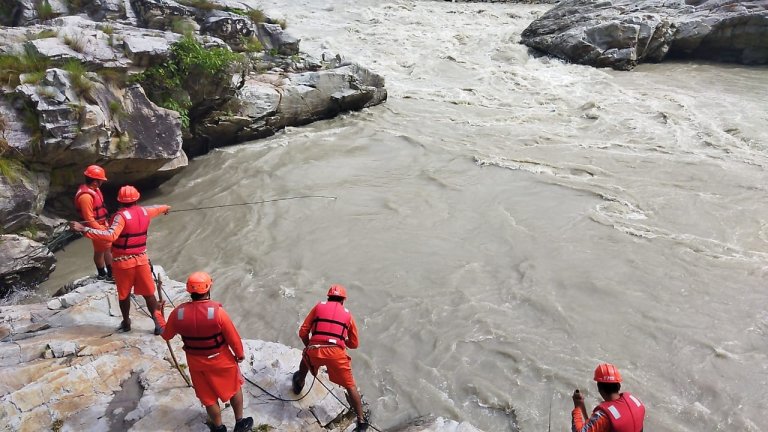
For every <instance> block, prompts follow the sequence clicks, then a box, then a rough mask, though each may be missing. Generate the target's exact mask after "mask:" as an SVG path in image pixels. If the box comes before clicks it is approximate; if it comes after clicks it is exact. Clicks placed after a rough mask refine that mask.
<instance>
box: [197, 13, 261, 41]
mask: <svg viewBox="0 0 768 432" xmlns="http://www.w3.org/2000/svg"><path fill="white" fill-rule="evenodd" d="M200 32H201V33H204V34H208V35H211V36H215V37H217V38H219V39H221V40H223V41H224V42H226V43H227V44H229V45H230V46H231V47H232V48H241V47H242V46H243V41H244V40H247V39H248V38H251V37H254V36H256V35H257V31H256V26H254V24H253V22H252V21H251V20H250V19H249V18H247V17H244V16H241V15H237V14H233V13H229V12H222V11H211V13H209V14H208V15H207V16H206V18H205V20H204V21H203V24H202V25H201V26H200Z"/></svg>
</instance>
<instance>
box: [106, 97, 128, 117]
mask: <svg viewBox="0 0 768 432" xmlns="http://www.w3.org/2000/svg"><path fill="white" fill-rule="evenodd" d="M108 106H109V112H110V113H112V117H113V118H120V117H122V116H123V114H125V110H124V109H123V104H122V103H120V101H119V100H117V99H113V100H111V101H109V104H108Z"/></svg>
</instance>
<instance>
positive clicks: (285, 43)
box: [0, 0, 387, 296]
mask: <svg viewBox="0 0 768 432" xmlns="http://www.w3.org/2000/svg"><path fill="white" fill-rule="evenodd" d="M285 27H286V18H284V17H270V16H267V15H266V14H264V12H262V11H261V10H260V9H259V7H258V3H256V2H254V1H251V0H243V1H231V0H183V1H179V2H176V1H173V0H43V1H32V0H0V174H2V175H0V198H1V199H0V202H1V203H0V262H1V263H3V264H2V265H0V296H2V295H3V293H4V292H7V291H8V290H9V289H10V288H11V287H18V286H24V285H33V284H34V283H36V282H39V281H40V280H42V279H44V278H45V277H46V276H47V275H48V274H49V273H50V271H52V269H53V262H54V260H53V257H52V256H51V255H50V254H49V253H48V250H47V248H46V247H45V246H44V244H46V243H48V242H50V241H51V240H52V239H57V241H58V240H59V239H61V237H59V234H60V231H59V230H60V227H61V223H62V222H63V220H62V219H61V217H74V214H73V208H72V204H71V199H72V196H73V193H74V190H75V188H76V186H77V184H78V183H80V182H81V181H82V171H83V168H84V167H85V166H87V165H89V164H91V163H97V164H100V165H102V166H104V167H105V169H106V170H107V173H108V177H109V180H110V182H109V183H108V184H107V185H106V192H107V194H106V195H107V196H108V197H111V194H110V192H114V190H115V188H116V187H119V186H120V185H123V184H126V183H131V184H134V185H137V186H139V187H141V188H143V189H146V188H151V187H154V186H156V185H158V184H159V183H161V182H162V181H164V180H167V179H168V178H170V177H171V176H173V175H174V174H175V173H176V172H178V171H179V170H180V169H183V168H184V167H185V166H186V165H187V161H188V158H189V157H193V156H196V155H199V154H203V153H205V152H207V151H209V150H210V149H212V148H215V147H220V146H225V145H230V144H234V143H239V142H243V141H247V140H252V139H256V138H262V137H266V136H269V135H272V134H274V133H276V132H277V131H279V130H281V129H283V128H285V127H286V126H296V125H302V124H306V123H309V122H312V121H315V120H319V119H325V118H330V117H333V116H335V115H337V114H338V113H341V112H344V111H350V110H359V109H363V108H365V107H369V106H372V105H376V104H379V103H381V102H383V101H385V100H386V97H387V92H386V89H385V88H384V79H383V78H382V77H381V76H379V75H377V74H375V73H374V72H371V71H369V70H367V69H366V68H364V67H363V66H360V65H357V64H354V63H351V62H348V61H346V60H345V59H344V57H343V55H342V54H340V53H330V52H325V53H315V55H310V54H307V53H303V52H302V51H301V50H300V47H299V43H300V41H299V39H298V38H296V37H294V36H292V35H290V34H289V33H288V32H286V31H285V30H284V28H285Z"/></svg>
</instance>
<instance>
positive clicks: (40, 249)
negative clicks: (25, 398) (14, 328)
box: [0, 234, 56, 417]
mask: <svg viewBox="0 0 768 432" xmlns="http://www.w3.org/2000/svg"><path fill="white" fill-rule="evenodd" d="M55 262H56V259H55V258H54V257H53V254H51V253H50V252H49V251H48V248H47V247H46V246H45V245H44V244H41V243H38V242H36V241H34V240H31V239H28V238H27V237H23V236H19V235H15V234H5V235H0V297H5V296H7V295H8V294H9V293H10V292H12V291H13V290H17V289H22V288H24V287H29V286H32V285H34V284H37V283H40V282H42V281H43V280H45V278H47V277H48V275H49V274H51V272H52V271H53V269H54V268H55V267H56V264H55ZM0 417H2V416H0Z"/></svg>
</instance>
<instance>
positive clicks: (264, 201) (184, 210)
mask: <svg viewBox="0 0 768 432" xmlns="http://www.w3.org/2000/svg"><path fill="white" fill-rule="evenodd" d="M302 198H324V199H331V200H335V199H338V197H335V196H326V195H301V196H291V197H283V198H272V199H268V200H263V201H251V202H244V203H237V204H221V205H215V206H207V207H195V208H188V209H179V210H170V211H169V212H168V213H181V212H187V211H193V210H208V209H215V208H224V207H237V206H244V205H253V204H265V203H270V202H277V201H288V200H294V199H302Z"/></svg>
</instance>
